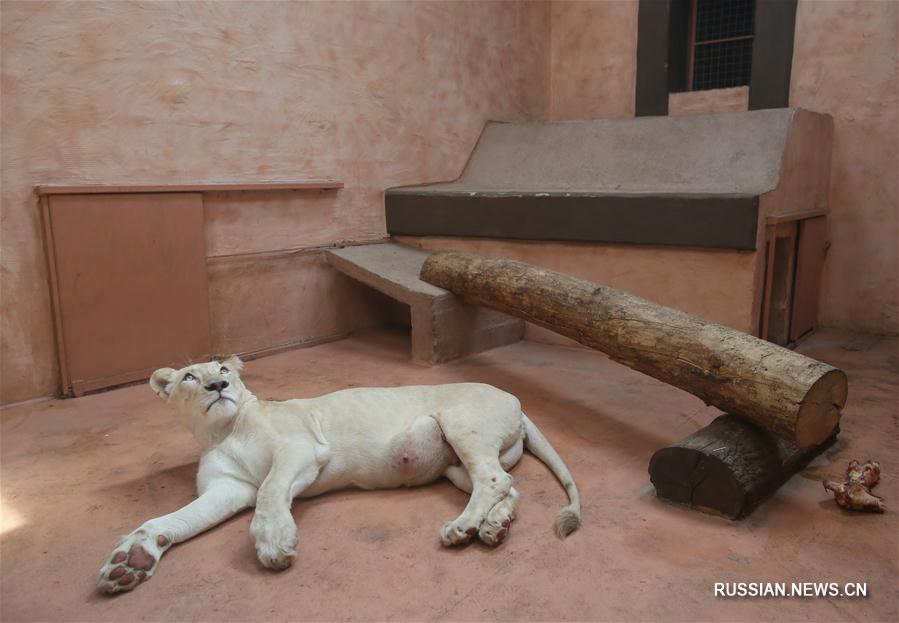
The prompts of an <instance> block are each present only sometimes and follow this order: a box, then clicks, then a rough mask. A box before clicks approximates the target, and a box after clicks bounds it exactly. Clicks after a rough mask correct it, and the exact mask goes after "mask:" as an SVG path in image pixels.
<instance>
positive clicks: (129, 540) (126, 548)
mask: <svg viewBox="0 0 899 623" xmlns="http://www.w3.org/2000/svg"><path fill="white" fill-rule="evenodd" d="M157 541H158V542H157ZM157 541H154V540H153V539H151V538H150V536H149V535H148V534H147V533H145V532H142V531H138V532H135V533H132V534H129V535H128V536H126V537H125V538H124V539H123V540H122V542H121V543H119V544H118V546H117V547H116V548H115V549H114V550H113V552H112V555H111V556H110V557H109V561H108V562H107V563H106V564H105V565H103V567H102V568H101V569H100V578H99V580H98V581H97V588H99V589H100V590H102V591H104V592H106V593H119V592H122V591H130V590H133V589H134V588H136V587H137V585H138V584H141V583H143V582H146V581H147V580H149V579H150V577H151V576H152V575H153V573H155V571H156V566H157V565H158V564H159V558H160V557H161V556H162V548H163V547H165V546H167V545H169V539H168V538H167V537H164V536H162V535H160V536H159V537H157Z"/></svg>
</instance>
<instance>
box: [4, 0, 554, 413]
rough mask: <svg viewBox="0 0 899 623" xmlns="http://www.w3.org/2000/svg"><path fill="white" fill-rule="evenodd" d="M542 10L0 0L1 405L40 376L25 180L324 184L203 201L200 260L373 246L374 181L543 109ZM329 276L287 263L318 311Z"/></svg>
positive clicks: (51, 363)
mask: <svg viewBox="0 0 899 623" xmlns="http://www.w3.org/2000/svg"><path fill="white" fill-rule="evenodd" d="M549 21H550V19H549V5H548V4H547V3H543V2H537V3H510V2H449V1H447V2H413V3H403V2H371V3H351V2H319V3H311V2H310V3H303V2H267V3H264V4H260V3H251V2H189V3H169V2H159V3H157V2H147V3H125V2H113V1H109V2H96V3H93V2H92V3H87V2H83V3H82V2H71V3H62V2H48V3H43V2H17V1H15V0H12V1H5V2H3V6H2V85H0V87H2V91H3V107H2V132H3V135H2V165H3V168H2V241H0V244H2V297H3V301H2V302H3V314H2V321H0V322H2V325H0V332H2V346H0V367H2V387H0V403H9V402H13V401H17V400H23V399H27V398H31V397H35V396H40V395H46V394H50V393H53V392H54V391H56V389H57V383H58V372H57V363H56V351H55V345H54V339H53V325H52V320H51V318H52V317H51V312H50V301H49V295H48V290H47V281H46V279H47V268H46V265H45V261H44V256H43V250H42V245H41V236H40V218H39V212H38V204H37V201H36V199H35V197H34V195H33V193H32V188H33V186H34V185H35V184H37V183H40V182H52V181H56V182H73V183H75V182H82V181H94V182H107V183H115V182H172V181H177V180H231V179H244V180H255V179H274V178H296V177H336V178H339V179H342V180H344V181H345V182H346V189H344V190H342V191H339V192H338V193H336V194H334V193H331V194H325V195H320V194H318V193H259V194H255V193H233V194H221V195H220V194H216V195H214V196H211V197H209V199H210V201H209V203H208V204H207V219H208V228H207V245H208V249H207V252H208V253H209V254H210V255H227V254H234V253H244V252H258V251H268V250H274V249H283V248H294V247H306V246H316V245H323V244H331V243H334V242H338V241H341V240H368V239H374V238H379V237H381V236H383V235H384V223H383V220H384V216H383V214H384V212H383V206H382V201H381V193H382V191H383V189H384V188H386V187H389V186H394V185H398V184H409V183H414V182H420V181H422V180H433V179H449V178H452V177H455V176H456V175H457V174H458V173H459V171H460V170H461V168H462V166H463V165H464V163H465V160H466V158H467V156H468V153H469V151H470V150H471V148H472V146H473V144H474V142H475V140H476V139H477V137H478V134H479V132H480V130H481V128H482V126H483V124H484V122H485V121H486V120H487V119H510V120H521V119H537V118H541V117H542V116H543V115H544V111H545V109H546V97H547V93H548V59H549V52H548V45H549ZM266 262H275V263H276V264H277V263H278V262H283V260H277V259H272V258H268V259H266V258H260V261H259V262H258V263H257V264H255V268H252V267H249V268H247V267H244V268H242V269H241V270H243V271H245V272H244V273H243V274H246V271H250V272H252V270H256V271H257V273H259V274H260V275H266V274H270V272H271V270H276V269H275V268H273V267H272V266H269V265H268V264H267V263H266ZM307 264H308V265H309V266H308V271H306V272H305V273H304V271H305V270H306V268H304V266H306V265H307ZM276 272H277V271H276ZM223 273H227V268H226V265H225V264H219V265H217V267H216V269H215V270H214V271H213V273H212V274H211V281H210V290H211V292H212V295H213V296H212V299H211V307H212V314H213V316H216V314H217V313H219V312H221V313H219V315H220V316H221V317H219V318H215V317H214V318H213V324H214V325H215V326H217V327H225V326H228V327H232V328H234V325H233V323H234V322H238V323H239V321H240V318H241V316H240V315H239V314H231V315H227V316H224V315H222V314H224V313H225V311H226V310H228V309H229V307H231V306H233V305H235V304H239V303H240V302H241V301H242V298H241V297H242V296H245V295H246V290H245V287H246V280H234V281H233V282H232V283H229V282H228V279H227V278H226V277H225V278H222V274H223ZM330 279H338V277H337V276H336V275H332V277H330ZM328 280H329V277H328V271H327V269H323V268H322V267H320V266H319V265H317V264H315V263H314V262H313V263H311V264H310V263H309V262H299V263H298V264H297V274H296V283H297V287H298V288H302V287H303V284H308V285H309V287H310V288H311V290H310V292H311V293H312V294H315V295H316V296H323V297H325V300H320V303H319V304H321V305H323V306H327V305H328V301H327V296H329V295H330V294H329V293H333V292H335V291H339V292H340V293H341V294H340V296H341V297H342V298H341V300H344V299H345V298H346V297H347V296H349V293H350V292H351V291H350V290H348V289H347V288H346V287H345V286H344V285H342V284H340V283H337V282H334V283H331V282H329V281H328ZM275 281H277V280H276V279H275V280H274V281H272V283H274V282H275ZM335 288H336V290H335ZM325 308H326V307H325ZM217 310H219V311H217ZM284 313H285V314H290V313H292V312H291V309H290V308H289V307H288V308H287V309H284ZM270 320H271V319H270ZM356 320H358V319H355V320H354V319H349V320H348V321H352V322H355V321H356ZM248 321H249V320H248ZM273 322H275V324H278V322H280V323H281V324H282V325H283V326H285V327H289V326H296V327H299V328H301V329H302V330H303V331H309V332H315V331H318V330H319V329H320V330H321V331H322V332H323V333H325V332H328V331H334V330H338V329H340V327H339V326H337V325H338V324H339V323H335V322H333V321H332V320H331V319H323V320H322V323H321V324H322V326H321V327H318V326H317V325H315V324H314V323H305V324H303V323H299V324H297V323H296V322H294V321H291V320H290V319H289V318H287V317H285V318H281V319H280V320H279V321H277V320H273ZM291 323H293V324H291ZM234 330H236V331H239V330H240V327H238V328H236V329H234ZM276 334H277V331H276V332H274V333H272V335H276ZM241 335H246V333H241ZM294 337H295V339H297V340H299V339H302V338H304V337H315V336H312V335H296V336H294ZM225 343H231V342H227V341H226V342H225ZM240 344H248V345H249V346H252V347H264V346H274V345H275V344H257V343H255V342H252V341H250V342H246V341H241V342H240Z"/></svg>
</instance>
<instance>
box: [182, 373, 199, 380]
mask: <svg viewBox="0 0 899 623" xmlns="http://www.w3.org/2000/svg"><path fill="white" fill-rule="evenodd" d="M184 380H185V381H196V380H197V377H195V376H194V375H193V374H191V373H190V372H188V373H187V374H185V375H184Z"/></svg>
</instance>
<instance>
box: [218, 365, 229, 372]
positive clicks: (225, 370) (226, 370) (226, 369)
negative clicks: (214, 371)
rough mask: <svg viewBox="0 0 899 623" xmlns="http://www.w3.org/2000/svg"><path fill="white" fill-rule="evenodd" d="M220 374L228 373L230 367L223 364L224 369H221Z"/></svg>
mask: <svg viewBox="0 0 899 623" xmlns="http://www.w3.org/2000/svg"><path fill="white" fill-rule="evenodd" d="M219 374H228V368H226V367H225V366H222V369H221V370H219Z"/></svg>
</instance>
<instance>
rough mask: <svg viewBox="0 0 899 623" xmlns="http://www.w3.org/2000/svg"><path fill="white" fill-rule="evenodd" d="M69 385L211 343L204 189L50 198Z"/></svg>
mask: <svg viewBox="0 0 899 623" xmlns="http://www.w3.org/2000/svg"><path fill="white" fill-rule="evenodd" d="M43 206H44V225H45V235H46V238H47V240H46V243H47V253H48V256H49V260H50V270H51V291H52V295H53V302H54V313H55V316H56V328H57V343H58V345H59V353H60V367H61V370H62V379H63V391H64V392H65V393H71V394H74V395H76V396H78V395H81V394H83V393H85V392H87V391H92V390H96V389H100V388H104V387H110V386H113V385H119V384H122V383H128V382H132V381H137V380H140V379H143V378H147V377H149V375H150V374H151V373H152V372H153V370H155V369H156V368H158V367H162V366H167V365H183V364H184V363H186V362H188V361H191V360H193V361H198V360H203V359H205V358H206V357H208V356H209V354H210V351H211V339H210V331H209V298H208V292H207V285H206V245H205V239H204V229H203V220H204V219H203V200H202V195H201V194H200V193H174V194H160V193H147V194H99V195H52V196H45V197H43Z"/></svg>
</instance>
